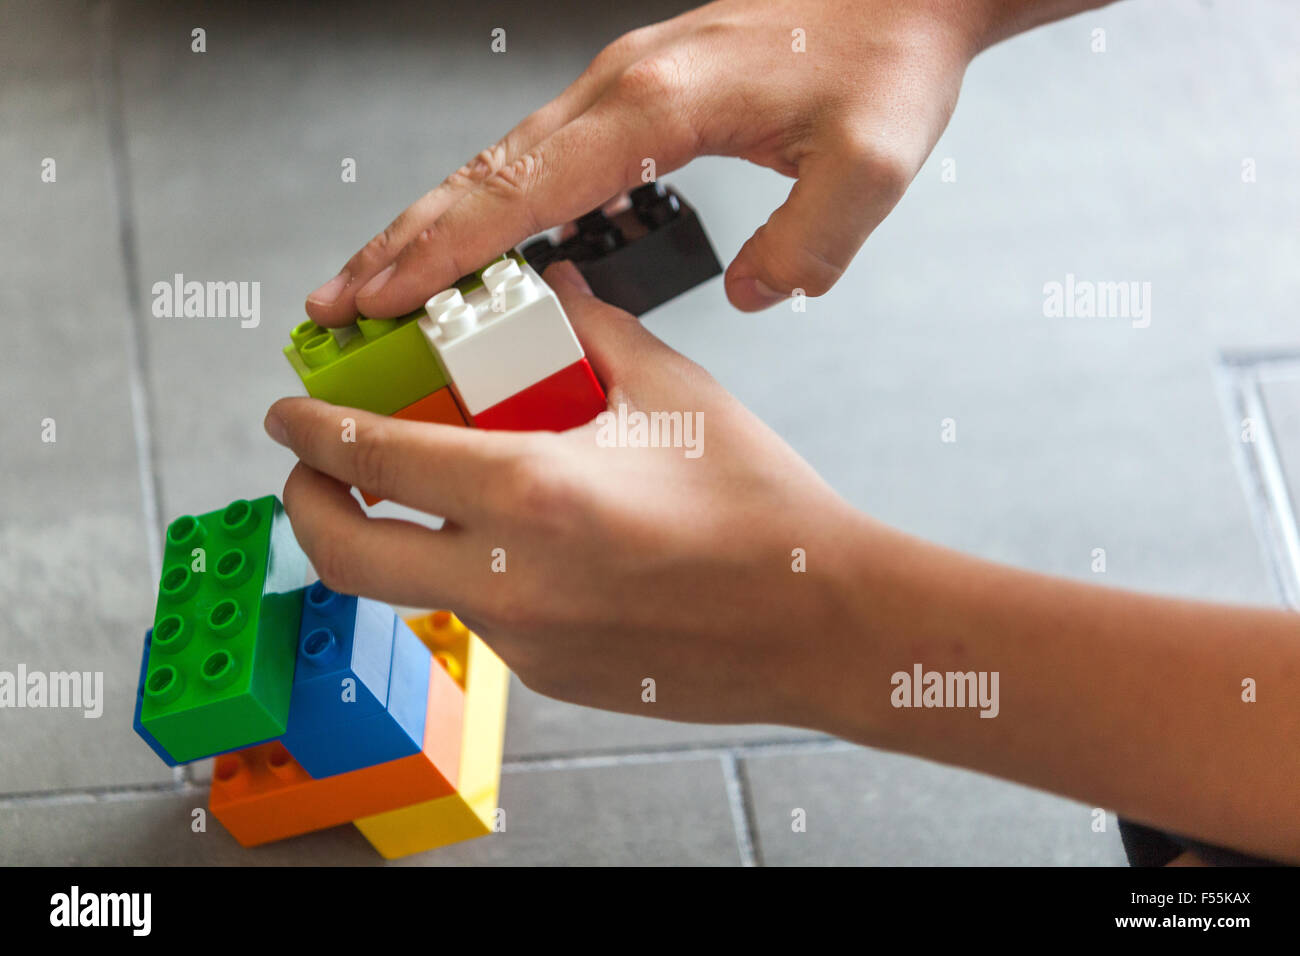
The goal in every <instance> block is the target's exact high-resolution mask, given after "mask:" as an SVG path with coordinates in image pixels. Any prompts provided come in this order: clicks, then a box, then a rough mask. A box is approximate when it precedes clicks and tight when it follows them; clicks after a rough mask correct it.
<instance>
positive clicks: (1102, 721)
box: [831, 528, 1300, 860]
mask: <svg viewBox="0 0 1300 956" xmlns="http://www.w3.org/2000/svg"><path fill="white" fill-rule="evenodd" d="M883 534H884V535H885V536H887V540H886V541H883V542H882V538H881V536H882V532H881V531H880V530H879V529H875V528H873V529H872V530H870V532H869V533H868V534H867V535H866V538H868V539H870V545H869V547H864V548H863V549H862V551H861V553H860V554H859V555H858V558H857V562H856V563H857V566H858V567H859V568H864V569H867V570H865V571H863V576H862V577H861V578H860V579H859V582H858V583H859V590H858V591H857V592H856V596H855V597H854V599H853V601H854V602H856V607H855V608H854V611H853V613H854V614H855V615H856V616H857V620H858V622H859V623H858V625H857V630H856V631H855V632H854V633H856V634H857V635H861V637H860V638H859V640H858V642H857V648H856V650H857V660H858V662H859V663H858V664H857V665H856V666H855V667H854V669H853V671H852V679H851V681H849V682H847V683H851V684H854V685H858V686H857V687H856V690H852V689H850V688H849V687H847V686H842V687H841V690H840V693H839V694H837V695H835V696H836V698H837V699H838V700H840V701H842V702H846V703H847V704H848V707H847V709H846V711H845V712H843V713H841V714H840V715H838V716H834V717H832V718H831V721H832V722H835V721H838V722H839V723H840V726H838V727H836V728H834V729H835V732H837V733H841V734H843V735H846V736H849V737H852V738H853V739H857V740H860V741H862V742H864V743H868V744H872V745H875V746H880V747H885V748H888V749H892V750H899V751H904V752H907V753H912V754H915V755H918V756H922V757H927V758H931V759H934V760H939V761H943V762H945V763H952V764H958V765H961V766H966V767H970V768H972V769H975V770H980V771H983V772H987V773H991V774H995V775H997V776H1001V777H1005V778H1007V779H1011V780H1016V781H1019V782H1021V783H1026V784H1029V785H1031V786H1036V787H1041V788H1043V789H1046V790H1051V791H1054V792H1056V793H1060V794H1063V795H1066V796H1070V797H1074V798H1076V799H1079V800H1083V801H1085V802H1088V803H1090V804H1092V805H1095V806H1103V807H1107V808H1111V809H1114V810H1116V811H1118V812H1119V813H1121V814H1124V815H1126V816H1130V817H1132V818H1134V819H1136V820H1140V821H1144V822H1146V823H1149V824H1151V825H1155V826H1159V827H1162V828H1166V829H1169V830H1172V831H1174V832H1178V833H1182V834H1185V835H1188V836H1193V837H1198V838H1201V839H1204V840H1206V841H1209V842H1213V843H1219V844H1223V845H1227V846H1231V847H1234V848H1237V849H1241V850H1244V851H1247V852H1252V853H1256V854H1261V855H1265V856H1272V857H1280V858H1287V859H1295V860H1300V820H1298V819H1297V812H1296V793H1297V787H1298V786H1300V618H1297V617H1295V616H1293V615H1291V614H1288V613H1285V612H1282V611H1270V610H1254V609H1247V608H1231V607H1223V606H1217V605H1211V604H1204V603H1198V602H1191V601H1178V600H1170V599H1164V598H1156V597H1148V596H1144V595H1139V594H1132V593H1128V592H1124V591H1119V590H1114V589H1109V588H1101V587H1095V586H1090V585H1085V584H1079V583H1075V582H1071V581H1067V580H1062V579H1054V578H1048V577H1044V576H1040V575H1035V574H1030V573H1027V572H1023V571H1018V570H1015V569H1011V568H1006V567H1001V566H997V565H993V564H989V563H987V562H983V561H978V560H975V559H972V558H968V557H965V556H962V555H959V554H956V553H954V552H951V551H947V550H945V549H942V548H938V547H935V546H932V545H929V544H925V543H923V542H919V541H916V540H914V539H910V538H907V537H906V536H903V535H897V534H896V533H894V532H883ZM883 554H888V555H889V557H888V558H887V559H883V560H882V555H883ZM864 580H865V581H867V582H869V583H868V585H867V587H866V588H865V589H863V588H861V582H862V581H864ZM841 650H844V651H847V652H849V653H852V650H853V648H851V647H844V648H841ZM917 664H919V665H921V667H922V670H923V671H927V672H928V671H937V672H940V673H946V672H949V671H952V672H959V673H964V672H969V671H975V672H981V671H982V672H989V673H991V672H997V674H998V690H999V700H998V712H997V716H996V717H991V718H981V717H979V716H978V709H976V708H972V707H969V706H968V707H966V708H954V707H934V708H928V707H924V706H923V707H920V708H917V707H895V706H893V705H892V703H891V701H890V695H891V691H892V690H894V688H893V686H892V685H891V682H890V681H891V675H893V674H895V673H897V672H906V673H908V674H909V675H910V674H911V673H912V672H913V668H914V666H915V665H917ZM848 666H853V665H848ZM1247 678H1249V679H1250V680H1252V681H1253V682H1254V687H1255V688H1256V691H1257V695H1258V696H1257V700H1256V702H1247V701H1245V700H1243V693H1244V690H1245V688H1244V687H1243V681H1245V680H1246V679H1247ZM855 698H856V700H855Z"/></svg>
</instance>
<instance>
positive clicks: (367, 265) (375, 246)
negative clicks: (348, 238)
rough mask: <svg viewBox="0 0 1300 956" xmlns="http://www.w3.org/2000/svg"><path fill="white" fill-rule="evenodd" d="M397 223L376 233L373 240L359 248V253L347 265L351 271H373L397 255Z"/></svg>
mask: <svg viewBox="0 0 1300 956" xmlns="http://www.w3.org/2000/svg"><path fill="white" fill-rule="evenodd" d="M396 226H397V222H396V221H395V222H392V223H390V224H389V225H387V226H385V227H384V230H383V231H382V232H380V233H377V234H376V235H375V237H374V238H373V239H371V240H370V241H369V242H367V243H366V244H365V245H364V246H362V247H361V251H360V252H358V253H357V254H356V256H355V257H353V259H352V261H351V262H350V263H349V265H350V266H352V267H353V269H354V270H355V269H362V270H364V269H374V268H379V267H381V266H384V265H387V264H388V263H389V262H391V261H392V260H393V256H395V255H396V254H397V251H398V246H397V233H396V229H395V227H396Z"/></svg>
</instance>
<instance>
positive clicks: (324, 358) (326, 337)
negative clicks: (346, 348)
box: [298, 332, 343, 368]
mask: <svg viewBox="0 0 1300 956" xmlns="http://www.w3.org/2000/svg"><path fill="white" fill-rule="evenodd" d="M342 352H343V349H342V348H341V347H340V346H339V343H338V342H337V341H336V340H335V339H334V336H332V335H330V334H329V333H328V332H321V333H320V334H319V335H314V336H312V337H311V338H309V339H308V340H307V341H306V342H304V343H302V345H300V346H298V354H299V355H301V356H302V360H303V361H304V362H306V363H307V367H308V368H320V367H321V366H322V365H328V364H329V363H330V362H332V361H334V360H335V359H336V358H338V357H339V355H340V354H341V353H342Z"/></svg>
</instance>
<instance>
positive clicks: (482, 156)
mask: <svg viewBox="0 0 1300 956" xmlns="http://www.w3.org/2000/svg"><path fill="white" fill-rule="evenodd" d="M508 155H509V148H508V146H507V143H506V142H505V141H504V140H503V141H501V142H499V143H493V144H492V145H491V146H489V147H487V148H486V149H482V150H479V152H478V153H477V154H476V155H475V156H474V158H473V159H471V160H470V161H469V162H468V163H466V164H465V165H464V166H462V167H460V169H458V170H456V171H455V172H454V173H452V174H451V175H450V176H448V177H447V179H446V180H445V185H447V186H450V187H452V188H453V189H464V188H467V187H471V186H477V185H478V184H479V183H481V182H483V180H485V179H487V178H488V177H489V176H491V175H492V174H493V173H495V172H496V171H497V170H499V169H500V168H501V167H502V166H504V165H505V163H506V157H507V156H508Z"/></svg>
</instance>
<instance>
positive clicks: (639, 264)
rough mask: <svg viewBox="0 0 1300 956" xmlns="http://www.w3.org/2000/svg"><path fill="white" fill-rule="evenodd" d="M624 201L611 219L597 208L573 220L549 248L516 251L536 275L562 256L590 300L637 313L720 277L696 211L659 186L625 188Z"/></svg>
mask: <svg viewBox="0 0 1300 956" xmlns="http://www.w3.org/2000/svg"><path fill="white" fill-rule="evenodd" d="M629 199H630V204H629V206H628V207H627V208H626V209H624V210H622V211H621V212H618V213H615V214H614V215H613V216H606V215H605V214H604V213H602V212H601V210H599V209H597V210H594V211H592V212H589V213H587V215H585V216H583V217H582V218H580V219H579V220H578V221H577V223H576V226H577V233H576V234H575V235H573V236H571V237H569V238H568V239H565V240H563V241H561V242H558V243H553V242H552V241H551V240H550V239H548V238H545V237H543V238H541V239H536V240H534V241H532V242H530V243H528V244H526V245H524V246H523V247H521V249H520V252H521V253H522V254H523V256H524V258H525V259H527V260H528V263H529V264H530V265H531V266H532V267H533V268H534V269H536V270H537V271H538V272H541V271H543V270H544V269H545V268H546V267H547V266H548V265H550V264H551V263H552V262H556V261H559V260H561V259H568V260H570V261H571V262H573V264H574V265H575V266H577V268H578V271H579V272H581V273H582V275H583V277H584V278H585V279H586V280H587V284H588V285H589V286H591V291H592V292H594V293H595V294H596V297H597V298H599V299H602V300H604V301H605V302H608V303H610V304H611V305H615V306H618V307H619V308H620V309H625V310H626V311H628V312H631V313H632V314H633V315H642V314H644V313H646V312H649V311H650V310H651V309H653V308H654V307H655V306H657V305H662V304H663V303H665V302H667V301H668V300H669V299H672V298H674V297H676V296H678V295H681V294H682V293H683V292H686V291H688V290H690V289H693V288H694V287H695V286H697V285H699V284H700V283H701V282H704V281H706V280H708V279H711V278H713V277H714V276H716V275H718V274H719V273H721V272H722V266H721V264H720V263H719V262H718V257H717V254H716V253H714V251H713V246H711V245H710V244H709V237H708V236H707V235H706V234H705V232H704V227H703V226H702V225H701V224H700V220H699V217H698V216H697V215H696V214H695V210H694V209H692V208H691V207H690V206H688V205H687V204H686V202H685V201H684V200H683V199H682V197H681V196H680V195H678V193H677V192H676V191H674V190H672V189H667V188H665V187H664V186H663V185H662V184H660V183H657V182H656V183H649V184H647V185H645V186H641V187H639V188H637V189H634V190H632V192H631V194H630V195H629Z"/></svg>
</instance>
